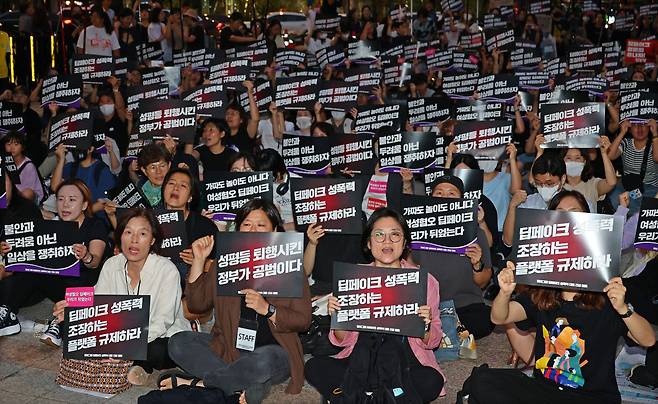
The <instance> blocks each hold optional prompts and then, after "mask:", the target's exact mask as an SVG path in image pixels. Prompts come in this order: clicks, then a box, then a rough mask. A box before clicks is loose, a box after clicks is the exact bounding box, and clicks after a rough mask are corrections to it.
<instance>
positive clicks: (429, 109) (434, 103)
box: [407, 97, 452, 126]
mask: <svg viewBox="0 0 658 404" xmlns="http://www.w3.org/2000/svg"><path fill="white" fill-rule="evenodd" d="M451 105H452V101H451V100H450V99H449V98H445V97H427V98H414V99H410V100H409V101H408V102H407V108H408V109H409V110H408V114H409V123H410V124H412V125H414V126H426V125H435V124H437V123H440V122H443V121H445V120H446V119H449V118H450V116H451V114H450V113H451Z"/></svg>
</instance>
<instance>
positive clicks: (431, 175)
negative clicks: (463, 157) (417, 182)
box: [423, 168, 484, 199]
mask: <svg viewBox="0 0 658 404" xmlns="http://www.w3.org/2000/svg"><path fill="white" fill-rule="evenodd" d="M444 175H453V176H455V177H457V178H459V179H460V180H462V182H463V183H464V195H463V196H464V199H480V198H481V197H482V187H483V185H484V173H483V172H482V170H474V169H470V168H462V169H452V170H448V169H445V168H433V169H429V170H426V171H425V174H424V175H423V177H424V178H423V179H424V181H425V194H427V195H432V190H433V189H434V187H435V186H436V184H437V183H436V180H437V179H438V178H439V177H442V176H444Z"/></svg>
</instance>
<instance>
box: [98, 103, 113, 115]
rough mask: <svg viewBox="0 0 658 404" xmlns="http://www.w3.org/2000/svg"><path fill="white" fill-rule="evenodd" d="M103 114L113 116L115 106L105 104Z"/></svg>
mask: <svg viewBox="0 0 658 404" xmlns="http://www.w3.org/2000/svg"><path fill="white" fill-rule="evenodd" d="M99 108H100V110H101V114H103V115H104V116H111V115H112V114H113V113H114V104H103V105H101V106H100V107H99Z"/></svg>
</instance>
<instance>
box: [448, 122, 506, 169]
mask: <svg viewBox="0 0 658 404" xmlns="http://www.w3.org/2000/svg"><path fill="white" fill-rule="evenodd" d="M454 133H455V137H454V142H455V144H456V145H457V153H466V154H470V155H472V156H475V157H476V158H482V159H485V160H486V159H490V160H498V159H499V158H500V156H502V155H503V153H505V148H506V147H507V145H508V144H509V143H512V123H511V122H503V121H481V122H457V123H456V124H455V130H454Z"/></svg>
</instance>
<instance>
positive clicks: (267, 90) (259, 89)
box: [238, 78, 274, 114]
mask: <svg viewBox="0 0 658 404" xmlns="http://www.w3.org/2000/svg"><path fill="white" fill-rule="evenodd" d="M254 98H255V99H256V106H257V107H258V112H260V113H261V114H264V113H267V112H268V111H269V106H270V103H271V102H272V101H273V100H274V91H272V82H270V81H269V80H265V79H261V78H257V79H256V81H255V82H254ZM238 100H239V101H240V105H241V106H242V108H244V110H245V112H250V108H251V107H250V106H249V94H248V93H247V91H246V90H245V91H241V92H240V94H238Z"/></svg>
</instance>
